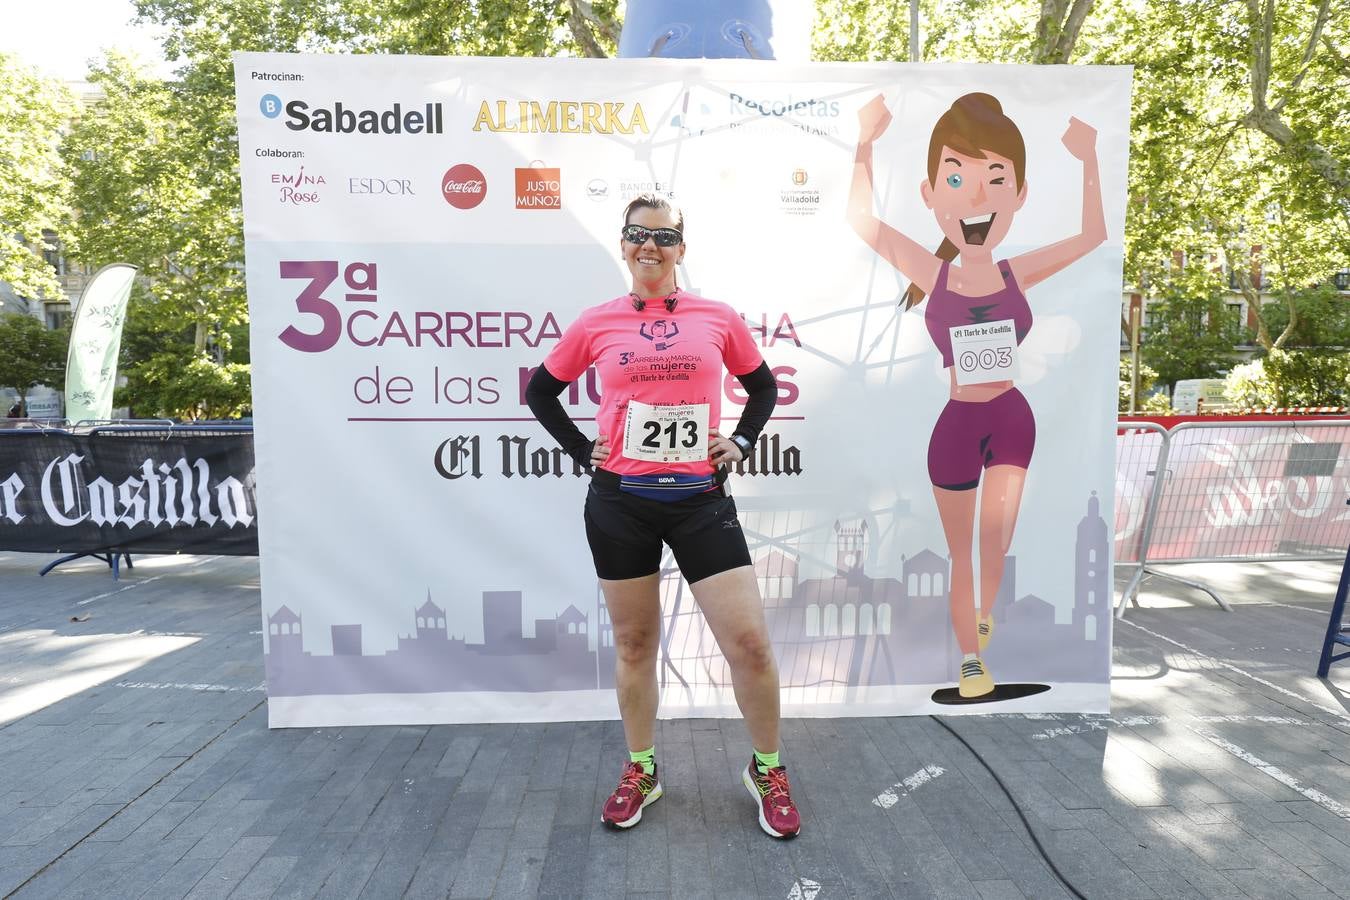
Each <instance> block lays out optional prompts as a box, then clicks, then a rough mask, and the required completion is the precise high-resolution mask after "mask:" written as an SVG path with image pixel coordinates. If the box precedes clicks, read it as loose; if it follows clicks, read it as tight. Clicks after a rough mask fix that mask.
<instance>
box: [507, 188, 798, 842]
mask: <svg viewBox="0 0 1350 900" xmlns="http://www.w3.org/2000/svg"><path fill="white" fill-rule="evenodd" d="M621 234H622V236H621V240H620V242H619V247H620V252H621V253H622V255H623V258H624V261H625V262H626V263H627V265H628V270H629V272H630V273H631V275H632V291H631V292H629V293H628V294H626V295H624V296H622V297H618V298H616V299H614V300H610V301H607V302H605V303H601V304H600V305H598V306H593V307H591V308H589V309H587V310H585V311H584V312H583V313H582V314H581V316H580V318H578V319H577V321H576V322H575V323H573V324H572V325H571V327H569V328H568V329H567V331H566V332H565V333H564V334H563V336H562V338H561V339H560V340H559V342H558V344H557V346H555V347H554V348H553V351H552V352H551V353H549V355H548V357H547V358H546V359H545V360H544V363H543V365H541V366H540V367H539V368H538V369H536V370H535V373H534V375H533V377H532V378H531V379H530V383H529V386H528V387H527V389H526V393H525V398H526V402H527V403H528V404H529V407H530V410H531V411H532V412H533V413H534V415H535V416H536V417H537V418H538V419H539V421H540V422H541V423H542V424H543V425H544V427H545V428H547V429H548V432H549V434H551V435H553V437H554V439H555V440H557V441H558V443H559V444H560V445H561V446H562V447H563V449H564V450H566V451H567V452H568V453H569V454H570V455H571V456H572V458H573V459H575V460H577V461H578V462H579V463H582V464H583V465H589V466H594V467H595V468H594V474H593V477H592V481H591V485H590V489H589V491H588V493H587V496H586V506H585V516H584V518H585V523H586V538H587V541H588V542H589V544H590V548H591V556H592V558H593V560H594V563H595V572H596V575H597V576H598V577H599V579H600V587H601V590H602V591H603V592H604V596H605V605H606V606H607V607H608V610H609V615H610V619H611V620H612V622H613V628H614V645H615V651H616V660H615V684H616V687H617V691H618V700H619V713H620V715H621V716H622V717H623V727H624V736H625V738H626V740H627V743H628V751H629V760H628V762H627V764H626V765H625V767H624V771H623V775H622V777H621V778H620V780H619V785H618V787H617V788H616V789H615V791H614V793H613V794H612V795H611V796H610V797H609V800H608V801H607V802H606V803H605V807H604V810H603V811H602V813H601V816H600V820H601V821H602V822H604V823H605V824H606V825H608V826H610V827H612V828H630V827H632V826H633V825H636V824H637V823H638V822H639V821H640V820H641V818H642V810H643V808H644V807H646V806H648V805H649V804H651V803H653V802H654V801H656V800H657V799H658V798H660V796H661V782H660V780H659V778H658V777H657V765H656V761H655V747H654V743H655V742H654V732H655V725H656V708H657V700H658V687H657V680H656V662H657V651H658V641H659V638H660V634H661V597H660V583H659V571H660V564H661V545H662V543H663V542H664V543H665V544H667V545H669V546H670V549H671V552H672V553H673V554H674V556H675V561H676V563H677V565H678V566H679V568H680V572H681V573H682V574H683V575H684V577H685V580H687V581H688V582H689V588H690V590H691V592H692V593H693V595H694V599H695V601H696V602H697V603H698V606H699V608H700V609H701V610H702V611H703V615H704V618H705V619H706V620H707V623H708V627H709V628H710V629H712V633H713V637H714V638H715V639H716V640H717V644H718V647H719V648H721V651H722V654H723V656H725V657H726V660H727V663H728V665H729V667H730V670H731V679H732V684H733V687H734V689H735V694H736V702H737V704H738V705H739V707H740V709H741V713H742V715H744V716H745V721H746V726H747V728H748V729H749V732H750V738H751V741H752V743H753V745H754V757H753V758H752V759H751V760H750V763H749V765H748V766H747V767H746V769H745V771H744V772H743V773H742V780H743V782H744V783H745V786H746V788H747V789H748V790H749V791H750V793H751V795H752V796H753V797H754V798H755V802H756V805H757V807H758V813H759V824H760V827H761V828H763V829H764V831H765V832H767V833H768V834H770V835H772V836H773V837H777V838H790V837H793V836H795V835H796V834H797V832H798V831H799V830H800V828H801V820H800V816H799V815H798V813H797V809H796V806H795V805H794V804H793V802H792V797H791V794H790V792H789V785H788V778H787V770H786V768H784V767H783V766H782V765H781V764H780V762H779V760H778V720H779V711H778V710H779V707H778V690H779V686H778V667H777V665H776V663H775V662H774V658H773V648H772V646H771V645H770V643H769V635H768V630H767V628H766V626H765V621H764V611H763V607H762V603H761V600H760V596H759V586H758V583H757V582H756V580H755V573H754V569H753V568H752V567H751V565H750V552H749V550H748V548H747V547H746V542H745V535H744V534H743V533H742V531H741V527H740V523H739V522H738V521H737V519H736V504H735V502H734V501H733V500H732V499H731V497H730V496H729V495H728V494H727V492H726V490H725V488H724V487H723V486H722V483H723V481H725V479H726V469H725V468H724V466H726V465H728V464H734V463H736V462H738V461H739V460H741V459H743V458H745V456H746V455H747V454H749V452H750V450H751V448H752V447H753V446H754V443H755V440H756V439H757V438H758V437H759V433H760V431H761V430H762V429H763V427H764V425H765V423H767V422H768V419H769V415H770V414H771V413H772V412H773V407H774V402H775V400H776V398H777V386H776V384H775V382H774V378H773V375H772V374H771V373H770V371H769V367H768V365H767V364H766V363H765V362H764V360H763V358H762V357H761V356H760V353H759V349H758V348H757V347H756V346H755V342H754V339H753V338H752V337H751V335H750V330H749V329H748V328H747V327H746V325H745V322H744V321H742V320H741V319H740V317H739V316H737V315H736V313H735V312H734V311H733V310H732V309H731V308H730V307H729V306H727V305H726V304H724V303H718V302H715V301H712V300H706V299H704V298H702V297H698V296H695V295H693V294H690V293H688V292H687V291H683V290H680V288H679V287H678V285H677V284H676V267H677V266H678V265H679V263H680V262H681V261H682V260H683V259H684V254H685V249H686V247H685V242H684V216H683V214H682V213H680V212H679V211H678V210H676V209H675V208H674V207H672V206H671V204H670V202H669V201H667V200H665V199H664V198H661V197H657V196H655V195H650V194H647V195H642V196H639V197H637V198H636V199H634V200H633V201H632V202H631V203H629V204H628V208H627V209H626V210H625V212H624V224H623V230H622V233H621ZM592 365H595V366H596V367H597V370H598V372H599V375H600V382H601V389H602V395H601V400H600V409H599V412H598V414H597V416H596V426H597V429H598V431H599V435H598V437H597V438H596V439H595V440H594V441H592V440H590V439H589V438H587V437H586V436H585V435H583V434H582V433H581V431H580V430H579V429H578V428H577V426H576V424H575V423H574V422H573V421H572V420H571V418H570V417H569V416H568V415H567V412H566V411H565V410H564V409H563V406H562V404H561V402H560V401H559V400H558V396H559V395H560V394H561V393H562V391H563V390H564V389H565V388H566V387H567V385H568V384H569V383H570V382H572V381H575V380H576V379H577V378H578V377H580V376H581V374H582V373H584V372H585V371H586V370H587V368H588V367H590V366H592ZM724 367H725V368H726V369H727V370H728V371H730V372H731V374H733V375H735V376H736V377H737V378H738V379H739V380H740V382H741V384H742V385H743V386H744V387H745V390H746V392H747V393H748V394H749V401H748V402H747V403H746V405H745V411H744V413H743V414H742V416H741V418H740V421H739V422H738V424H737V425H736V428H735V430H734V431H733V432H732V433H731V434H730V435H723V434H722V433H721V432H720V431H719V430H718V426H719V425H720V421H721V401H722V379H723V375H722V370H723V368H724Z"/></svg>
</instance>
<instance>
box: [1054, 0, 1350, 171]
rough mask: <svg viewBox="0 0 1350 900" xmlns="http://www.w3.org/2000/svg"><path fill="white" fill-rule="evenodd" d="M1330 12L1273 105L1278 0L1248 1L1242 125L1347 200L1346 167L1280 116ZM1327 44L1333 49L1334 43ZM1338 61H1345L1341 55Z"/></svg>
mask: <svg viewBox="0 0 1350 900" xmlns="http://www.w3.org/2000/svg"><path fill="white" fill-rule="evenodd" d="M1047 2H1049V0H1047ZM1330 11H1331V0H1322V2H1321V4H1320V6H1319V7H1318V10H1317V19H1316V20H1315V21H1314V22H1313V27H1312V33H1311V34H1310V35H1309V37H1308V41H1307V45H1306V47H1305V49H1304V52H1303V64H1302V66H1301V67H1300V69H1299V71H1298V73H1297V74H1296V75H1295V76H1294V77H1293V78H1292V79H1291V80H1290V82H1289V84H1288V86H1287V87H1286V88H1285V95H1284V96H1283V97H1282V98H1280V99H1279V100H1277V101H1276V102H1275V103H1274V104H1273V105H1272V104H1271V103H1270V100H1269V93H1270V75H1271V71H1270V65H1271V60H1270V54H1271V44H1272V42H1273V41H1274V32H1275V3H1274V0H1266V3H1265V7H1264V8H1262V6H1261V3H1260V0H1247V27H1248V29H1249V30H1250V33H1251V62H1250V66H1251V84H1252V108H1251V111H1250V112H1248V113H1247V115H1246V116H1245V117H1243V120H1242V122H1243V124H1244V125H1246V126H1247V127H1248V128H1250V129H1252V130H1253V131H1259V132H1260V133H1261V134H1264V135H1265V136H1266V137H1268V138H1270V139H1271V140H1272V141H1274V142H1275V143H1276V144H1277V145H1278V146H1279V147H1280V149H1281V150H1284V151H1285V153H1286V155H1287V156H1289V157H1290V159H1291V160H1293V161H1295V162H1298V161H1302V162H1303V164H1304V165H1305V166H1307V167H1308V168H1310V169H1312V171H1313V174H1315V175H1316V176H1317V177H1318V178H1321V179H1322V180H1323V181H1325V182H1326V183H1327V184H1328V185H1329V186H1330V187H1331V188H1332V189H1333V190H1335V191H1336V192H1337V193H1338V194H1339V195H1341V196H1345V195H1347V194H1350V172H1347V171H1346V166H1345V164H1344V163H1342V162H1341V161H1340V160H1339V159H1337V158H1336V157H1335V156H1334V155H1332V153H1331V152H1330V151H1328V150H1327V149H1326V148H1325V147H1323V146H1322V145H1320V144H1318V143H1317V142H1316V141H1314V140H1312V139H1311V138H1307V137H1300V136H1299V135H1297V134H1295V132H1294V129H1293V128H1290V127H1289V125H1288V124H1286V123H1285V121H1284V119H1283V118H1281V116H1280V113H1281V111H1282V110H1283V109H1284V106H1285V104H1286V103H1288V102H1289V98H1290V97H1292V96H1293V95H1294V92H1296V91H1297V90H1298V86H1299V83H1300V82H1301V81H1302V80H1303V76H1304V74H1306V73H1307V71H1308V66H1309V65H1311V63H1312V58H1313V53H1314V52H1315V51H1316V49H1317V44H1318V42H1319V41H1320V40H1321V39H1322V29H1323V28H1324V27H1325V25H1326V23H1327V17H1328V16H1329V15H1330ZM1327 43H1328V47H1330V46H1331V45H1330V42H1329V41H1328V42H1327ZM1333 52H1334V51H1333ZM1337 59H1338V60H1340V59H1341V58H1340V57H1339V55H1337Z"/></svg>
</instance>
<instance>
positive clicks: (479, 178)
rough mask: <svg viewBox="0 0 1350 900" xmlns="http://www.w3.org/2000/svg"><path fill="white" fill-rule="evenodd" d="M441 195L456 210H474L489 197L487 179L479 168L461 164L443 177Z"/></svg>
mask: <svg viewBox="0 0 1350 900" xmlns="http://www.w3.org/2000/svg"><path fill="white" fill-rule="evenodd" d="M441 194H442V195H443V196H444V197H445V202H446V203H449V204H450V205H451V206H453V207H454V208H455V209H473V208H474V207H475V206H477V205H478V204H480V203H482V202H483V198H484V197H486V196H487V179H486V178H484V177H483V173H482V172H480V171H479V170H478V167H477V166H471V165H469V164H468V163H460V164H459V165H457V166H451V167H450V168H449V169H448V170H447V171H446V173H445V174H444V175H443V176H441Z"/></svg>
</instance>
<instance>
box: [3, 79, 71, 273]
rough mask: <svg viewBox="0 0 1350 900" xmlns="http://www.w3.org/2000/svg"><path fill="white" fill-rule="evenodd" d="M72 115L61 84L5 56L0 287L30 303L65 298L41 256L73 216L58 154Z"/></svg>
mask: <svg viewBox="0 0 1350 900" xmlns="http://www.w3.org/2000/svg"><path fill="white" fill-rule="evenodd" d="M71 110H72V100H71V98H70V95H69V93H68V92H67V91H66V90H65V88H64V86H63V85H61V84H60V83H59V82H55V81H51V80H49V79H46V78H43V77H42V76H40V75H39V74H38V73H37V72H36V71H35V70H34V69H31V68H29V67H27V66H24V65H23V64H22V63H20V62H19V61H18V60H17V59H16V58H14V57H12V56H9V55H7V54H4V53H0V281H7V282H9V283H10V284H11V285H12V286H13V287H14V290H15V291H16V292H17V293H19V294H20V295H23V296H27V297H59V296H61V286H60V284H59V283H57V280H56V277H55V273H54V272H53V271H52V267H51V266H50V265H48V264H47V262H46V261H45V260H44V259H43V258H42V251H43V250H51V249H54V248H53V247H52V246H51V245H49V244H48V243H47V242H46V238H45V237H44V234H47V233H49V232H62V231H64V230H65V223H66V221H67V218H68V214H69V206H68V204H67V197H66V181H65V169H64V165H63V162H62V159H61V156H60V154H59V152H58V148H59V145H60V141H61V129H62V126H63V125H64V123H65V122H66V120H67V119H68V118H69V116H70V114H71Z"/></svg>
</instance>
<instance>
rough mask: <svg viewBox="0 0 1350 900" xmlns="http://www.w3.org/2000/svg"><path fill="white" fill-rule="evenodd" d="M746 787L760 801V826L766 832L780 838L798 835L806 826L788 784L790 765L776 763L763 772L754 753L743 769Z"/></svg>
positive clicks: (742, 776)
mask: <svg viewBox="0 0 1350 900" xmlns="http://www.w3.org/2000/svg"><path fill="white" fill-rule="evenodd" d="M741 781H743V782H745V789H746V790H748V791H749V792H750V796H752V797H754V798H755V802H756V803H758V804H759V827H760V828H763V829H764V833H765V834H767V835H769V836H770V837H776V838H783V839H785V840H786V839H787V838H794V837H796V836H797V832H799V831H801V830H802V817H801V814H800V813H798V812H797V805H796V804H795V803H793V802H792V794H791V788H790V787H789V786H788V776H787V769H786V768H785V767H784V766H775V767H774V768H772V769H770V770H769V771H767V772H765V773H764V774H763V775H761V774H760V773H759V767H758V766H756V765H755V758H754V757H753V756H751V757H750V765H748V766H746V767H745V771H744V772H742V773H741Z"/></svg>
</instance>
